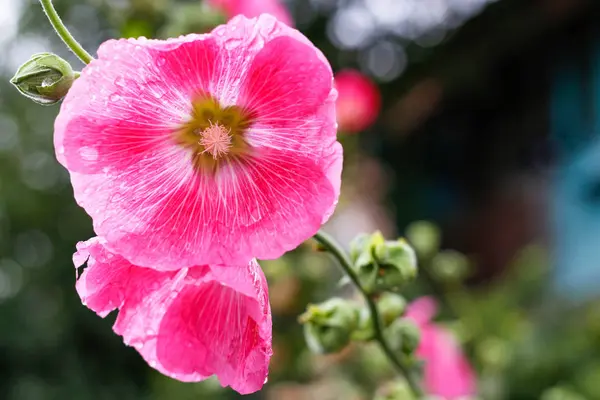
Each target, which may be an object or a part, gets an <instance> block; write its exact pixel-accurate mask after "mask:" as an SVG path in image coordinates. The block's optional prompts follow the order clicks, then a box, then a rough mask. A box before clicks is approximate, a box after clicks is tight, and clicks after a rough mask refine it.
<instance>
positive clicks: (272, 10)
mask: <svg viewBox="0 0 600 400" xmlns="http://www.w3.org/2000/svg"><path fill="white" fill-rule="evenodd" d="M208 4H210V5H211V6H213V7H215V8H218V9H220V10H222V11H223V12H224V13H225V14H226V15H227V17H228V18H232V17H235V16H236V15H238V14H242V15H243V16H245V17H248V18H253V17H258V16H259V15H261V14H271V15H272V16H274V17H276V18H277V19H278V20H280V21H281V22H283V23H285V24H287V25H289V26H294V21H293V19H292V17H291V15H290V13H289V11H288V10H287V9H286V8H285V6H284V5H283V4H282V3H281V0H208Z"/></svg>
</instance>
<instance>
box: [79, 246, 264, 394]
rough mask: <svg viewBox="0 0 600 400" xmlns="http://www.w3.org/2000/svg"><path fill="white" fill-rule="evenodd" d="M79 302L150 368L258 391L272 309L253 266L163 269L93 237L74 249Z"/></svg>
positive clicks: (241, 390)
mask: <svg viewBox="0 0 600 400" xmlns="http://www.w3.org/2000/svg"><path fill="white" fill-rule="evenodd" d="M86 260H87V263H88V267H87V268H86V269H85V270H84V272H83V274H82V275H81V276H80V278H79V279H78V281H77V285H76V286H77V292H78V293H79V296H80V297H81V301H82V302H83V304H85V305H87V306H88V307H89V308H90V309H92V310H93V311H95V312H96V313H98V315H100V316H101V317H105V316H106V315H108V314H109V313H110V312H111V311H113V310H115V309H118V310H119V315H118V317H117V320H116V322H115V325H114V327H113V329H114V331H115V332H116V333H117V334H119V335H121V336H123V340H124V342H125V343H126V344H128V345H130V346H133V347H135V348H136V349H137V351H138V352H139V353H140V354H141V355H142V357H144V359H145V360H146V361H147V362H148V364H150V366H151V367H153V368H156V369H157V370H158V371H160V372H162V373H163V374H165V375H168V376H170V377H172V378H175V379H178V380H181V381H186V382H195V381H201V380H204V379H206V378H207V377H209V376H211V375H213V374H214V375H216V376H217V377H218V378H219V381H220V382H221V384H222V385H223V386H231V387H232V388H233V389H235V390H236V391H238V392H239V393H242V394H245V393H252V392H255V391H257V390H259V389H260V388H261V387H262V386H263V384H264V382H265V380H266V378H267V374H268V369H269V360H270V358H271V353H272V351H271V309H270V307H269V300H268V294H267V283H266V280H265V277H264V275H263V273H262V271H261V269H260V267H259V265H258V264H257V263H256V261H254V260H253V261H251V262H250V263H248V264H247V265H246V266H240V267H225V266H215V265H205V266H198V267H191V268H183V269H181V270H179V271H166V272H161V271H157V270H155V269H151V268H142V267H138V266H135V265H133V264H131V263H129V262H127V261H126V260H125V259H124V258H123V257H121V256H119V255H116V254H113V253H112V252H110V250H108V249H107V248H106V247H105V243H104V242H103V240H102V239H99V238H93V239H90V240H88V241H87V242H81V243H79V244H78V245H77V252H76V253H75V255H74V256H73V261H74V263H75V266H76V267H80V266H81V265H82V264H83V263H85V262H86Z"/></svg>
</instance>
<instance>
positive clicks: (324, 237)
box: [314, 231, 423, 398]
mask: <svg viewBox="0 0 600 400" xmlns="http://www.w3.org/2000/svg"><path fill="white" fill-rule="evenodd" d="M314 239H315V240H316V241H317V242H319V244H320V245H321V246H323V247H324V248H325V249H326V250H327V251H328V252H329V253H331V254H332V255H333V257H335V259H336V260H337V261H338V264H339V265H340V267H341V268H342V270H343V272H344V273H345V274H346V275H347V276H348V277H349V278H350V280H351V281H352V283H354V286H356V288H357V289H358V290H359V291H360V293H361V294H362V295H363V297H364V298H365V301H366V302H367V305H368V307H369V312H370V313H371V320H372V321H373V328H374V331H375V332H374V339H375V341H376V342H377V343H378V344H379V346H380V347H381V349H382V350H383V352H384V353H385V355H386V357H387V358H388V359H389V360H390V362H391V363H392V364H393V365H394V367H395V369H396V370H397V371H398V372H399V373H400V374H402V375H404V377H405V378H406V381H407V382H408V384H409V386H410V388H411V390H412V391H413V393H414V395H415V396H416V397H417V398H420V397H422V396H423V390H422V389H421V385H420V384H419V381H418V378H417V377H416V376H415V374H414V373H413V372H412V371H411V369H410V368H409V367H408V366H407V365H405V364H404V363H403V361H402V360H401V359H399V358H398V357H396V354H394V351H393V350H392V349H391V347H390V345H389V344H388V342H387V340H386V339H385V336H384V335H383V323H382V319H381V316H380V315H379V310H378V309H377V305H376V304H375V301H373V298H372V297H371V296H370V295H369V293H367V292H366V291H365V289H364V288H363V287H362V285H361V284H360V281H359V280H358V276H356V274H355V273H354V270H353V269H352V261H350V259H349V258H348V255H347V254H346V252H345V251H344V249H342V247H341V246H340V245H339V244H337V243H336V241H335V240H334V239H333V238H332V237H331V236H329V235H328V234H326V233H325V232H323V231H319V232H317V234H316V235H315V236H314Z"/></svg>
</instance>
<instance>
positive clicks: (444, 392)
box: [406, 297, 476, 400]
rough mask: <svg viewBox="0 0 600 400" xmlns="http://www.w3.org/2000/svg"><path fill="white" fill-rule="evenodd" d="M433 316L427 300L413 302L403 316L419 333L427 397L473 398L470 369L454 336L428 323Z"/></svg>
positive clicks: (431, 301)
mask: <svg viewBox="0 0 600 400" xmlns="http://www.w3.org/2000/svg"><path fill="white" fill-rule="evenodd" d="M436 313H437V304H436V302H435V300H434V299H433V298H431V297H421V298H419V299H416V300H415V301H413V302H412V303H411V304H410V305H409V307H408V310H407V312H406V317H407V318H409V319H411V320H413V321H414V322H415V323H416V324H417V326H418V327H419V329H420V330H421V343H420V344H419V348H418V349H417V355H418V356H419V357H420V358H422V359H423V360H424V361H425V388H426V390H427V392H428V393H429V394H432V395H436V396H440V397H443V398H444V399H446V400H453V399H458V398H461V397H464V396H471V395H474V394H475V393H476V377H475V373H474V372H473V368H472V367H471V365H470V364H469V361H468V360H467V358H466V357H465V355H464V354H463V352H462V349H461V347H460V345H459V344H458V343H457V342H456V339H455V338H454V336H453V335H452V334H451V333H450V332H449V331H448V330H446V329H444V328H441V327H439V326H438V325H436V324H434V323H432V322H431V319H432V318H433V317H434V316H435V314H436Z"/></svg>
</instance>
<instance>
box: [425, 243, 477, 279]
mask: <svg viewBox="0 0 600 400" xmlns="http://www.w3.org/2000/svg"><path fill="white" fill-rule="evenodd" d="M430 268H431V273H432V274H433V276H434V278H435V279H436V280H438V281H440V282H459V281H462V280H463V279H464V278H465V277H466V276H467V274H468V272H469V259H468V258H467V256H465V255H464V254H462V253H459V252H458V251H454V250H446V251H442V252H441V253H438V254H436V256H435V257H434V258H433V260H431V267H430Z"/></svg>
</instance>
